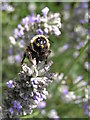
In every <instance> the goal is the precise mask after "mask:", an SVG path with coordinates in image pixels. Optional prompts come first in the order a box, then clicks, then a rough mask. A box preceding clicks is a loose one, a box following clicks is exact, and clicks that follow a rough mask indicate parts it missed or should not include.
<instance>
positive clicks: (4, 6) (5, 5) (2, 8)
mask: <svg viewBox="0 0 90 120" xmlns="http://www.w3.org/2000/svg"><path fill="white" fill-rule="evenodd" d="M7 7H8V3H4V5H2V6H1V8H0V9H1V10H5V9H6V8H7Z"/></svg>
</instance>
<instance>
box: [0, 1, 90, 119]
mask: <svg viewBox="0 0 90 120" xmlns="http://www.w3.org/2000/svg"><path fill="white" fill-rule="evenodd" d="M5 5H6V6H5ZM8 5H9V6H11V7H12V8H11V9H7V6H8ZM46 6H47V7H49V9H50V11H51V12H59V13H60V15H61V23H62V28H61V35H60V36H59V37H56V36H54V35H52V36H50V39H51V40H52V41H53V42H54V43H51V50H52V55H51V57H50V59H51V60H53V65H52V67H51V72H56V73H57V72H58V73H60V74H61V73H62V75H63V74H64V75H65V76H66V80H62V82H58V81H53V83H52V84H51V85H50V86H49V87H48V92H49V95H48V98H47V100H46V101H44V102H42V104H40V105H39V107H38V108H37V109H35V110H34V111H33V113H32V114H31V115H29V116H25V118H29V117H36V118H44V117H50V115H51V117H52V118H53V116H59V117H61V118H87V117H88V111H87V107H88V105H87V104H88V101H85V100H84V98H86V97H87V94H88V93H87V88H88V85H87V84H88V71H89V70H90V69H89V68H88V65H89V63H88V3H79V2H67V3H66V2H62V3H61V2H44V3H42V2H37V3H35V2H34V3H33V2H31V3H29V2H10V3H2V7H1V4H0V7H1V11H2V85H3V88H5V85H6V82H7V81H8V80H10V79H13V78H14V77H16V76H17V73H18V72H19V71H20V69H21V68H20V62H18V60H17V61H16V62H15V63H12V64H11V63H10V62H9V61H8V57H9V56H10V54H9V49H10V41H9V36H12V35H13V30H14V29H15V28H16V27H17V25H18V24H19V23H20V22H21V20H22V18H23V17H25V16H27V15H30V14H31V13H35V14H38V13H41V10H42V8H44V7H46ZM1 11H0V12H1ZM76 80H81V81H82V80H83V82H82V83H81V84H80V85H78V83H77V84H74V81H76ZM81 88H82V90H81V91H80V89H81ZM68 91H72V93H71V94H70V95H68V98H67V97H65V96H66V95H67V94H68ZM73 93H75V95H74V94H73ZM77 96H78V97H77ZM70 97H71V98H72V99H71V101H69V102H68V100H67V99H69V98H70ZM74 98H78V100H81V101H82V102H80V103H79V102H75V101H76V99H74ZM87 99H88V98H87Z"/></svg>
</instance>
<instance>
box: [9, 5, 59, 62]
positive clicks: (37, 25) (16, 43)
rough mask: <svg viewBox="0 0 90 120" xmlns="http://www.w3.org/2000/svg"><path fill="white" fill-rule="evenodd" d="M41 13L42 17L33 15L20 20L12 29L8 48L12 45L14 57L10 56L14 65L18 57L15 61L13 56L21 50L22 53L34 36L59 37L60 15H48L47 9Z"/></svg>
mask: <svg viewBox="0 0 90 120" xmlns="http://www.w3.org/2000/svg"><path fill="white" fill-rule="evenodd" d="M41 12H42V13H43V15H40V14H37V15H35V14H34V13H33V14H31V15H27V16H26V17H24V18H22V20H21V23H19V24H18V26H17V28H15V29H14V31H13V36H10V37H9V39H10V46H11V45H12V49H13V54H14V56H13V55H12V57H13V59H14V60H13V61H14V63H15V62H16V61H18V63H19V62H20V57H19V56H18V58H19V59H18V60H16V59H17V58H16V57H15V56H17V54H18V53H21V48H22V51H24V48H25V47H26V46H27V45H28V44H29V41H30V40H31V39H32V38H33V37H34V36H35V35H37V34H40V35H42V34H43V35H45V36H46V37H49V36H50V35H55V36H59V35H60V34H61V32H60V28H61V20H60V14H59V13H52V12H51V13H49V8H48V7H45V8H44V9H42V11H41ZM46 16H47V17H46ZM9 59H10V58H9ZM10 61H12V60H10ZM11 63H12V62H11Z"/></svg>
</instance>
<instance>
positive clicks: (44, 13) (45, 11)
mask: <svg viewBox="0 0 90 120" xmlns="http://www.w3.org/2000/svg"><path fill="white" fill-rule="evenodd" d="M48 12H49V8H48V7H45V8H43V9H42V14H43V15H44V16H47V14H48Z"/></svg>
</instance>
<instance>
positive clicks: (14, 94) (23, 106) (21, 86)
mask: <svg viewBox="0 0 90 120" xmlns="http://www.w3.org/2000/svg"><path fill="white" fill-rule="evenodd" d="M52 63H53V62H52V61H50V62H49V63H47V64H46V65H45V64H44V62H41V63H39V64H38V66H36V67H35V68H34V66H33V65H30V66H29V65H28V66H27V64H25V63H23V65H22V66H21V67H22V70H21V71H20V72H19V73H18V76H17V77H16V78H15V79H13V80H10V81H9V82H7V85H8V87H9V89H8V90H7V91H6V95H7V97H6V98H3V99H4V100H3V106H4V107H3V117H5V118H7V116H9V117H10V118H14V117H19V116H22V115H27V114H31V113H32V111H33V109H34V108H36V107H38V106H40V102H41V104H42V105H41V107H42V108H44V107H45V106H46V103H45V102H43V100H45V99H46V98H47V95H48V91H47V89H46V88H47V86H48V85H49V84H50V83H52V81H53V80H54V78H55V74H54V73H49V70H50V67H51V65H52ZM36 70H37V71H38V74H37V73H36V72H35V71H36ZM13 83H14V84H13ZM13 86H14V87H13ZM12 88H13V90H12ZM8 105H9V106H8Z"/></svg>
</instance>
